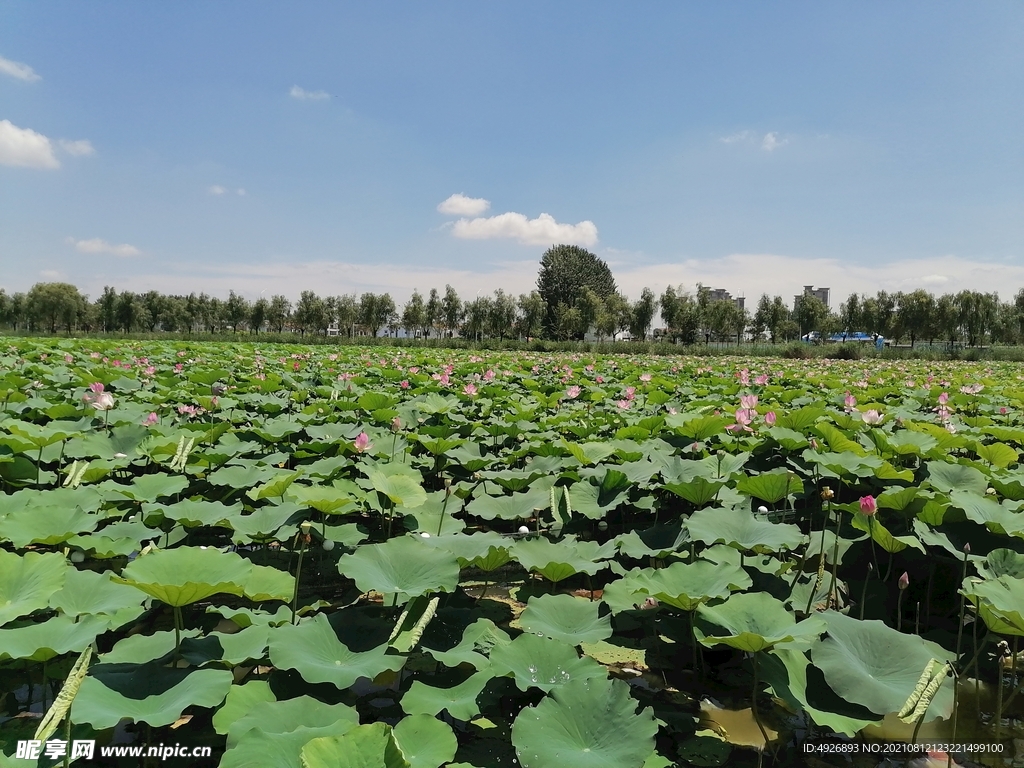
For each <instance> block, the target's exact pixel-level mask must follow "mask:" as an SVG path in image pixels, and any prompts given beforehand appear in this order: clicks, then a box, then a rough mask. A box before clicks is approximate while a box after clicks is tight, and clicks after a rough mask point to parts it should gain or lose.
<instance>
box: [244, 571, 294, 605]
mask: <svg viewBox="0 0 1024 768" xmlns="http://www.w3.org/2000/svg"><path fill="white" fill-rule="evenodd" d="M242 594H243V595H244V596H245V597H247V598H248V599H250V600H252V601H253V602H254V603H262V602H264V601H267V600H282V601H288V600H291V599H292V596H293V595H294V594H295V577H294V576H292V575H291V574H290V573H288V571H282V570H280V569H279V568H272V567H271V566H269V565H254V566H253V567H252V573H251V574H250V575H249V578H247V579H246V580H245V585H244V587H243V589H242Z"/></svg>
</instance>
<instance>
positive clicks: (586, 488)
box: [563, 469, 629, 520]
mask: <svg viewBox="0 0 1024 768" xmlns="http://www.w3.org/2000/svg"><path fill="white" fill-rule="evenodd" d="M566 490H568V493H569V498H570V503H571V505H572V512H573V513H579V514H581V515H583V516H584V517H587V518H590V519H591V520H600V519H602V518H603V517H606V516H607V515H608V513H609V512H611V511H613V510H615V509H616V508H618V507H619V506H620V505H622V504H624V503H626V502H627V501H629V480H628V479H627V478H626V476H625V475H624V474H622V473H621V472H618V471H616V470H614V469H609V470H607V471H606V472H605V474H604V478H603V479H602V481H601V483H600V484H595V483H590V482H582V483H576V484H574V485H572V486H570V487H569V488H568V489H566ZM563 492H564V491H563Z"/></svg>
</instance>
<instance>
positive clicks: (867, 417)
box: [860, 409, 885, 425]
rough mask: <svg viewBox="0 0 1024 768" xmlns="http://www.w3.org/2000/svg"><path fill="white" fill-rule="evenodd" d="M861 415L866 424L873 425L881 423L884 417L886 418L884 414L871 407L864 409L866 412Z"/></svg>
mask: <svg viewBox="0 0 1024 768" xmlns="http://www.w3.org/2000/svg"><path fill="white" fill-rule="evenodd" d="M860 417H861V419H863V420H864V423H865V424H871V425H875V424H881V423H882V419H883V418H885V417H884V416H882V414H880V413H879V412H878V411H876V410H874V409H871V410H870V411H864V413H862V414H861V415H860Z"/></svg>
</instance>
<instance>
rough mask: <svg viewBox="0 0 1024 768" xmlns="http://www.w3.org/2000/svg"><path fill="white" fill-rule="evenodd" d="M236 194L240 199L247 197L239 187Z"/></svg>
mask: <svg viewBox="0 0 1024 768" xmlns="http://www.w3.org/2000/svg"><path fill="white" fill-rule="evenodd" d="M235 194H236V195H238V196H239V197H245V190H244V189H242V188H241V187H239V188H238V189H236V190H235Z"/></svg>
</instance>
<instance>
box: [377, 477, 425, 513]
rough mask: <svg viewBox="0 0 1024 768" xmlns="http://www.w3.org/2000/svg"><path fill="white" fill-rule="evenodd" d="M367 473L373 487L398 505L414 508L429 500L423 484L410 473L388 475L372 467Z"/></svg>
mask: <svg viewBox="0 0 1024 768" xmlns="http://www.w3.org/2000/svg"><path fill="white" fill-rule="evenodd" d="M367 475H368V477H369V478H370V482H371V483H372V484H373V489H374V490H375V491H377V492H378V493H383V494H384V495H385V496H387V497H388V498H389V499H390V500H391V503H392V504H394V505H395V506H397V507H405V508H406V509H413V508H414V507H418V506H420V505H421V504H423V503H424V502H425V501H426V500H427V492H426V491H425V490H423V486H422V485H421V484H420V483H418V482H416V481H415V480H414V479H413V478H411V477H409V476H408V475H403V474H391V475H388V474H385V473H384V472H381V471H380V470H376V469H371V470H370V471H369V472H368V473H367Z"/></svg>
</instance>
